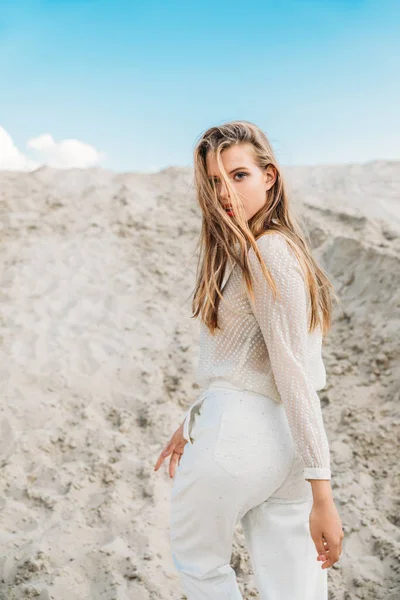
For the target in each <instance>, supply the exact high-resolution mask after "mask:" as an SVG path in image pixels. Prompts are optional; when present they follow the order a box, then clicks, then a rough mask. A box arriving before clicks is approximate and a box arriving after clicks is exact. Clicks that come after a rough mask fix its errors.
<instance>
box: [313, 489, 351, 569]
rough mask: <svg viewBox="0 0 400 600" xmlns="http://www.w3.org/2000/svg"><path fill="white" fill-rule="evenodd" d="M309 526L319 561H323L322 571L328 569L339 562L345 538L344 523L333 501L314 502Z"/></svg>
mask: <svg viewBox="0 0 400 600" xmlns="http://www.w3.org/2000/svg"><path fill="white" fill-rule="evenodd" d="M309 525H310V533H311V537H312V539H313V541H314V544H315V548H316V550H317V553H318V556H317V560H321V561H322V565H321V568H322V569H327V568H329V567H331V566H332V565H334V564H335V563H336V562H337V561H338V560H339V557H340V555H341V553H342V541H343V538H344V533H343V528H342V522H341V520H340V517H339V513H338V511H337V508H336V506H335V503H334V501H333V500H332V499H327V500H326V501H322V502H314V504H313V507H312V510H311V513H310V515H309Z"/></svg>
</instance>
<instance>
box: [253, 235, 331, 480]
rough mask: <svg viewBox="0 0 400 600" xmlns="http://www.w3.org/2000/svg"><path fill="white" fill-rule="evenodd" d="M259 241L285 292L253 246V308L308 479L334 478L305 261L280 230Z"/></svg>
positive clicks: (260, 247) (265, 260)
mask: <svg viewBox="0 0 400 600" xmlns="http://www.w3.org/2000/svg"><path fill="white" fill-rule="evenodd" d="M257 245H258V248H259V250H260V253H261V255H262V257H263V259H264V262H265V264H266V266H267V269H268V270H269V271H270V273H271V274H272V277H273V278H274V281H275V283H276V285H277V288H278V290H279V291H280V298H279V297H277V298H276V300H275V299H274V296H273V292H272V289H271V287H270V286H269V284H268V282H267V281H266V279H265V277H264V274H263V272H262V270H261V266H260V264H259V262H258V259H257V257H256V256H255V253H254V251H253V250H252V249H250V251H249V255H248V256H249V261H250V266H251V270H252V278H253V286H254V297H255V298H254V302H252V300H251V298H250V297H249V300H250V302H251V304H252V309H253V312H254V315H255V318H256V320H257V321H258V323H259V326H260V329H261V331H262V334H263V337H264V340H265V343H266V346H267V350H268V354H269V357H270V361H271V367H272V372H273V375H274V379H275V382H276V386H277V388H278V391H279V395H280V397H281V400H282V402H283V405H284V408H285V412H286V415H287V419H288V423H289V427H290V430H291V433H292V437H293V441H294V443H295V446H296V447H297V449H298V451H299V453H300V455H301V457H302V459H303V462H304V469H303V475H304V478H305V479H331V470H330V451H329V444H328V438H327V435H326V432H325V428H324V423H323V419H322V410H321V404H320V400H319V397H318V394H317V392H316V390H315V387H314V384H313V382H312V381H311V379H310V376H309V365H308V363H307V357H308V353H307V342H308V335H309V334H308V321H307V316H308V304H307V302H308V298H307V293H308V292H307V288H306V284H305V282H304V277H303V272H302V270H301V267H300V264H299V262H298V260H297V258H296V256H295V254H294V251H293V250H292V248H291V247H290V245H289V243H288V242H287V241H286V240H285V239H284V237H283V236H281V234H279V233H272V234H266V235H263V236H261V237H260V238H259V239H258V240H257Z"/></svg>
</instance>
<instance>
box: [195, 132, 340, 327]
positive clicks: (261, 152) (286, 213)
mask: <svg viewBox="0 0 400 600" xmlns="http://www.w3.org/2000/svg"><path fill="white" fill-rule="evenodd" d="M246 143H250V144H252V147H253V150H254V160H255V163H256V164H257V165H258V166H259V167H260V168H261V169H264V168H265V167H267V166H268V165H270V164H272V165H274V167H275V168H276V170H277V178H276V181H275V183H274V185H273V186H272V188H271V189H270V190H268V191H267V193H266V202H265V204H264V205H263V207H262V208H261V209H260V210H259V211H258V212H257V213H256V214H255V215H254V216H253V217H252V218H251V219H249V221H247V220H246V218H245V216H244V212H243V206H242V203H241V201H240V199H239V196H238V195H237V192H236V190H235V189H234V186H232V185H231V183H230V181H229V177H228V174H227V172H226V170H225V169H224V165H223V163H222V160H221V152H222V151H223V150H225V149H227V148H230V147H232V146H234V145H237V144H246ZM208 152H212V153H215V157H216V160H217V164H218V168H219V171H220V174H221V178H222V179H223V180H224V182H225V185H226V186H227V189H228V190H229V204H231V205H232V206H233V210H234V213H235V219H232V218H231V217H230V216H228V215H227V214H226V211H225V209H224V208H223V207H222V205H221V202H220V201H219V200H218V197H217V193H216V189H215V184H214V182H213V180H211V181H210V178H209V176H208V173H207V162H206V157H207V154H208ZM194 177H195V188H196V196H197V200H198V202H199V205H200V208H201V210H202V214H203V219H202V227H201V233H200V238H199V246H200V254H199V259H198V265H197V278H196V285H195V290H194V295H193V300H192V311H193V314H192V318H195V317H198V316H199V315H200V318H201V319H202V321H203V322H204V323H205V325H206V326H207V327H208V328H209V330H210V332H211V333H212V334H214V333H215V330H216V329H220V327H219V325H218V306H219V302H220V300H221V299H222V294H221V290H220V287H221V283H222V278H223V274H224V269H225V265H226V263H227V261H228V260H231V261H233V262H234V263H236V264H238V265H239V266H240V268H241V270H242V275H243V277H244V280H245V284H246V287H247V290H248V293H249V295H250V297H251V298H252V299H254V294H253V285H252V280H251V272H250V268H249V261H248V257H247V252H248V250H249V249H250V248H252V249H253V251H254V253H255V255H256V256H257V258H258V260H259V262H260V266H261V268H262V271H263V273H264V276H265V277H266V279H267V281H268V283H269V285H271V287H272V290H273V293H274V297H276V294H277V287H276V284H275V282H274V280H273V277H272V275H271V274H270V272H269V270H268V269H267V268H266V266H265V263H264V261H263V259H262V256H261V254H260V251H259V249H258V247H257V243H256V240H257V239H258V238H259V237H260V236H261V235H265V234H267V233H268V232H276V231H278V232H279V233H281V234H282V235H283V236H284V237H285V238H286V240H287V241H288V243H289V244H290V246H291V247H292V248H293V250H294V252H295V254H296V256H297V258H298V260H299V262H300V265H301V268H302V270H303V273H304V274H305V277H306V281H307V284H308V290H309V294H310V300H311V318H310V323H309V331H310V332H311V331H313V330H314V329H315V328H316V327H317V326H320V327H321V330H322V333H323V335H326V334H327V333H328V331H329V330H330V328H331V313H332V300H333V299H335V301H337V302H338V303H339V304H340V301H339V299H338V297H337V296H336V294H335V292H334V290H333V286H332V284H331V282H330V281H329V279H328V276H327V275H326V273H325V272H324V271H323V270H322V269H321V268H320V267H319V266H318V264H317V263H316V261H315V260H314V258H313V256H312V254H311V249H310V246H309V243H308V241H307V239H306V236H305V234H304V233H303V232H302V230H301V227H300V225H299V223H298V222H297V219H296V218H295V216H294V214H293V211H292V210H291V208H290V203H289V197H288V194H287V191H286V188H285V184H284V181H283V178H282V174H281V172H280V169H279V165H278V162H277V160H276V158H275V156H274V152H273V150H272V147H271V145H270V143H269V141H268V139H267V137H266V135H265V133H264V132H263V131H262V130H261V129H260V128H259V127H257V126H256V125H254V124H253V123H250V122H249V121H231V122H228V123H224V124H222V125H219V126H215V127H210V128H209V129H207V130H206V131H205V132H204V133H203V134H202V135H201V137H200V139H199V141H198V142H197V144H196V147H195V149H194ZM235 246H236V247H237V248H239V250H238V251H236V250H235Z"/></svg>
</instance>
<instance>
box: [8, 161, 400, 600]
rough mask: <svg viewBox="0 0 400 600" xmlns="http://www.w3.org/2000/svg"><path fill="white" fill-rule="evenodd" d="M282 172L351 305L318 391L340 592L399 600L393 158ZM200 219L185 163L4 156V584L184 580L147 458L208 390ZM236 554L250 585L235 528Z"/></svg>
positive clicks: (36, 588)
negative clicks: (71, 165) (193, 308)
mask: <svg viewBox="0 0 400 600" xmlns="http://www.w3.org/2000/svg"><path fill="white" fill-rule="evenodd" d="M284 172H285V175H286V177H287V181H288V186H289V188H290V191H291V194H292V197H293V201H294V204H295V206H296V210H297V212H298V214H299V215H300V217H301V218H302V219H303V220H304V224H305V225H306V226H307V228H308V230H309V232H310V236H311V239H312V242H313V246H314V250H315V256H316V257H317V258H318V259H319V260H320V262H321V264H322V266H323V267H324V268H325V270H326V271H327V272H328V274H329V276H330V277H331V280H332V282H333V283H334V286H335V289H336V291H337V293H338V294H339V296H340V298H341V301H342V304H343V307H342V309H340V310H339V309H336V312H335V314H334V325H333V328H332V331H331V332H330V334H329V335H328V338H327V339H326V341H325V344H324V350H323V353H324V360H325V364H326V369H327V386H326V388H325V389H324V390H322V391H321V392H320V398H321V401H322V405H323V411H324V420H325V424H326V429H327V433H328V437H329V440H330V443H331V452H332V473H333V481H332V485H333V488H334V495H335V499H336V502H337V506H338V509H339V511H340V514H341V516H342V520H343V524H344V527H345V530H346V531H345V541H344V551H343V554H342V557H341V559H340V562H339V563H338V564H337V565H335V566H334V567H333V568H331V569H330V570H329V581H330V598H331V600H336V599H337V600H339V599H340V600H350V599H351V600H352V599H357V598H360V599H361V598H362V599H367V600H369V599H371V600H378V599H383V598H384V599H385V600H394V599H395V598H398V597H399V594H400V589H399V584H400V581H399V579H400V549H399V541H398V540H399V524H400V521H399V511H398V508H399V491H400V489H399V488H400V483H399V469H398V466H397V460H396V452H395V450H396V445H397V444H398V435H399V424H400V414H399V408H398V407H399V402H400V391H399V375H400V364H399V345H398V339H399V307H400V292H399V290H400V268H399V235H400V210H399V207H400V162H383V161H376V162H372V163H366V164H363V165H333V166H327V167H292V168H285V170H284ZM199 227H200V213H199V209H198V208H197V206H196V204H195V198H194V193H193V173H192V170H191V169H189V168H187V169H184V168H176V167H170V168H168V169H164V170H163V171H160V172H159V173H154V174H146V173H114V172H112V171H105V170H102V169H86V170H80V169H71V170H68V171H61V170H56V169H50V168H47V167H42V168H40V169H38V170H37V171H34V172H32V173H16V172H11V171H10V172H1V173H0V235H1V238H2V244H1V250H0V252H1V266H2V270H1V282H2V285H1V287H0V306H1V311H0V328H1V329H0V336H1V337H0V340H1V345H0V352H1V355H0V371H1V375H2V377H1V381H2V402H1V404H0V409H1V412H0V466H1V468H0V490H1V495H0V506H1V511H0V548H1V554H0V600H6V599H7V600H9V599H13V598H15V599H19V598H39V599H40V600H50V599H51V598H54V599H56V600H75V599H77V600H78V599H79V600H84V599H85V600H86V599H88V600H89V599H90V600H91V599H93V600H100V598H101V599H104V600H112V599H115V600H128V599H129V600H133V599H134V600H153V599H154V600H155V599H160V600H166V599H172V598H173V599H177V598H181V597H183V596H182V593H181V589H180V585H179V582H178V579H177V575H176V573H175V570H174V567H173V564H172V560H171V557H170V551H169V537H168V535H169V533H168V508H169V506H168V502H169V491H170V488H171V485H172V482H171V480H170V479H169V477H168V475H167V470H166V468H165V469H162V470H161V471H160V472H158V473H154V472H153V465H154V462H155V460H156V458H157V456H158V454H159V452H160V450H161V448H162V446H163V445H164V443H165V442H166V441H167V440H168V439H169V436H170V435H171V434H172V432H173V431H174V429H175V428H176V427H177V426H178V425H179V423H180V422H181V419H182V417H183V412H184V410H185V408H186V407H187V406H188V405H189V404H190V403H191V402H192V401H193V400H194V398H195V396H196V394H197V389H196V386H195V385H194V384H193V370H194V367H195V364H196V361H197V333H198V329H197V327H198V324H197V323H196V321H195V320H193V319H191V318H190V314H191V313H190V295H191V292H192V290H193V286H194V277H195V268H196V256H195V250H196V243H197V236H198V232H199ZM397 449H398V445H397ZM232 564H233V565H234V567H235V569H236V572H237V575H238V579H239V582H240V586H241V589H242V591H243V597H244V598H245V599H247V598H249V599H250V598H257V594H256V592H255V591H254V590H255V587H254V581H253V576H252V572H251V566H250V564H249V560H248V556H247V553H246V550H245V546H244V538H243V534H242V531H241V528H240V527H238V530H237V534H236V537H235V547H234V552H233V556H232Z"/></svg>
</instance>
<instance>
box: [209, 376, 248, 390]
mask: <svg viewBox="0 0 400 600" xmlns="http://www.w3.org/2000/svg"><path fill="white" fill-rule="evenodd" d="M216 387H217V388H219V387H223V388H229V389H231V390H238V391H243V389H244V388H243V387H242V386H240V385H239V384H235V383H233V382H232V381H229V380H228V379H223V378H222V377H219V378H218V379H212V380H211V381H210V383H209V384H208V388H207V389H210V388H216Z"/></svg>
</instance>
